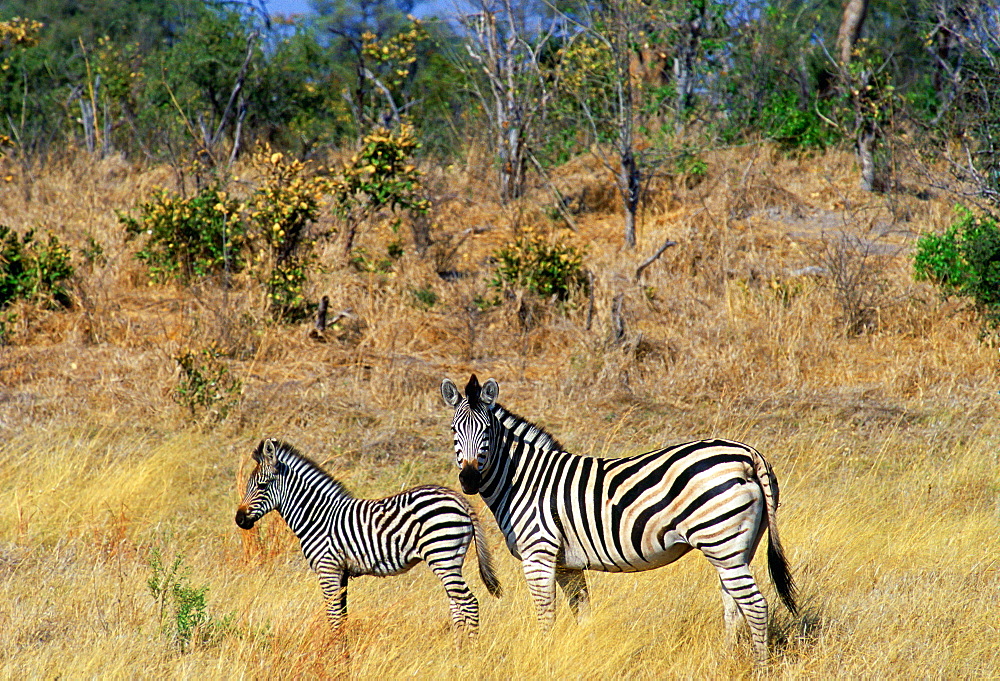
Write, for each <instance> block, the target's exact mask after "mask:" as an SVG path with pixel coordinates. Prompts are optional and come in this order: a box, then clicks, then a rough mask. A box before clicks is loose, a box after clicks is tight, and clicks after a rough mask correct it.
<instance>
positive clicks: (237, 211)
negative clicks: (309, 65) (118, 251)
mask: <svg viewBox="0 0 1000 681" xmlns="http://www.w3.org/2000/svg"><path fill="white" fill-rule="evenodd" d="M252 164H253V166H254V168H255V169H256V170H257V171H258V172H259V174H260V180H259V186H258V187H257V188H256V189H255V190H254V191H253V192H252V193H251V194H250V196H249V197H247V199H246V201H245V202H242V203H241V202H240V201H239V200H237V199H236V198H233V197H231V196H230V195H229V194H228V193H227V192H226V191H225V190H224V185H223V183H222V181H217V182H215V183H213V184H211V185H209V186H206V187H205V188H204V189H202V190H201V191H200V192H198V193H197V194H196V195H194V196H192V197H190V198H185V197H183V196H178V195H176V194H172V193H170V192H167V191H166V190H163V189H160V190H158V191H157V192H156V193H155V194H154V195H153V198H152V199H151V200H149V201H146V202H144V203H142V204H140V206H139V209H138V213H139V217H138V218H135V217H132V216H129V215H126V214H123V213H119V214H118V219H119V221H120V222H121V223H122V224H123V225H124V226H125V228H126V230H127V233H128V235H129V236H130V237H137V236H140V235H143V234H144V235H146V237H147V238H146V240H145V243H144V244H143V246H142V248H141V249H140V250H139V252H138V253H137V254H136V257H137V258H138V259H139V260H142V261H143V262H145V263H146V265H147V267H148V268H149V275H150V278H151V279H152V280H153V281H156V282H166V281H169V280H178V281H181V282H183V283H189V282H191V281H192V280H193V279H197V278H201V277H205V276H209V275H212V274H217V273H219V272H222V271H228V272H238V271H241V270H244V269H246V270H249V271H250V272H251V274H252V275H254V276H255V277H256V279H257V281H258V282H259V283H261V284H262V285H263V287H264V289H265V290H266V293H267V302H268V307H269V310H270V312H271V314H272V316H273V317H275V318H277V319H282V320H284V321H296V320H298V319H301V318H302V317H303V316H304V315H305V314H306V312H307V308H308V306H307V304H306V301H305V297H304V286H305V281H306V277H307V274H308V270H309V267H310V266H311V265H312V263H313V246H314V242H313V240H311V239H310V238H309V234H308V227H309V225H310V224H311V223H313V222H315V221H316V219H317V217H318V216H319V212H320V208H321V206H322V200H323V195H324V194H325V193H326V192H327V191H328V190H329V188H330V181H329V180H328V179H327V178H325V177H323V176H321V175H311V176H310V175H309V174H307V172H306V169H307V166H306V163H303V162H301V161H298V160H295V159H290V158H288V157H286V156H285V155H284V154H282V153H280V152H272V151H271V148H270V147H269V146H267V145H263V146H261V147H260V148H259V149H258V150H257V151H256V152H255V153H254V155H253V159H252Z"/></svg>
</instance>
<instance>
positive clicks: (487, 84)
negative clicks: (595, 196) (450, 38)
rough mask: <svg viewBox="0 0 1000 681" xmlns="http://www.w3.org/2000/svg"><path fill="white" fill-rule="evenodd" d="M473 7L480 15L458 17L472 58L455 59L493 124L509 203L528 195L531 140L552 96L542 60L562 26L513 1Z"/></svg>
mask: <svg viewBox="0 0 1000 681" xmlns="http://www.w3.org/2000/svg"><path fill="white" fill-rule="evenodd" d="M472 4H473V6H474V7H475V8H476V9H477V10H478V11H476V12H474V13H471V14H466V15H464V16H462V17H460V18H459V21H460V22H461V24H462V26H463V27H464V28H465V40H464V48H465V53H466V55H467V58H466V59H458V60H456V61H457V65H458V67H459V68H460V69H461V70H462V71H463V72H464V73H465V75H466V80H467V82H468V84H469V86H470V88H471V89H472V92H473V95H474V96H475V97H476V98H477V99H478V100H479V103H480V105H481V106H482V108H483V111H484V112H485V114H486V118H487V120H488V122H489V126H490V131H491V137H492V138H493V141H494V146H495V152H496V155H497V160H498V162H499V175H500V177H499V180H500V199H501V201H503V202H504V203H507V202H509V201H511V200H513V199H516V198H518V197H520V196H521V195H522V194H523V193H524V187H525V179H526V171H527V163H528V159H529V155H530V145H531V141H532V138H533V137H534V136H535V134H536V129H537V126H538V124H539V122H540V121H541V120H542V119H543V118H544V115H545V109H546V106H547V105H548V103H549V98H550V97H551V88H550V86H549V84H548V83H547V81H546V73H545V71H544V70H543V68H542V66H541V56H542V53H543V52H544V51H545V50H546V49H548V47H549V45H550V41H551V40H552V38H553V36H554V35H555V34H556V32H557V28H558V22H557V21H556V20H554V19H549V20H543V19H542V18H540V15H538V14H535V13H531V12H529V11H528V9H527V8H526V6H525V5H523V4H522V3H515V2H511V0H498V1H496V2H493V1H491V0H476V1H475V2H473V3H472ZM532 17H534V18H535V19H536V20H537V21H538V22H539V24H538V25H536V26H531V25H530V23H531V20H532Z"/></svg>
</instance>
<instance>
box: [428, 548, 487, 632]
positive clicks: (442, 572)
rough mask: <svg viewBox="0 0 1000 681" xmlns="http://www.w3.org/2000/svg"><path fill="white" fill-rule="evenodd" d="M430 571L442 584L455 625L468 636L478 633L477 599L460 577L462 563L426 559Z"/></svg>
mask: <svg viewBox="0 0 1000 681" xmlns="http://www.w3.org/2000/svg"><path fill="white" fill-rule="evenodd" d="M427 565H428V566H429V567H430V569H431V571H433V572H434V574H435V575H437V577H438V579H440V580H441V583H442V584H444V590H445V593H447V594H448V611H449V612H450V613H451V621H452V622H453V623H454V624H455V626H456V627H459V628H465V629H466V631H467V632H468V634H469V637H470V638H473V637H475V636H477V635H478V634H479V601H477V600H476V597H475V595H474V594H473V593H472V589H470V588H469V585H468V584H467V583H466V582H465V579H464V578H463V577H462V564H461V563H459V564H458V565H455V564H452V563H450V562H442V561H427Z"/></svg>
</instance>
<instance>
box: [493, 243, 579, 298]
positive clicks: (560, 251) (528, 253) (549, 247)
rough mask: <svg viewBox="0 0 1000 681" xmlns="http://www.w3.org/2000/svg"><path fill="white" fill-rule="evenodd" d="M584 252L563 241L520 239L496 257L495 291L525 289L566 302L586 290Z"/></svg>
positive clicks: (497, 253)
mask: <svg viewBox="0 0 1000 681" xmlns="http://www.w3.org/2000/svg"><path fill="white" fill-rule="evenodd" d="M583 256H584V251H583V249H580V248H577V247H575V246H573V245H572V244H569V243H567V242H566V241H565V240H564V239H556V240H554V241H550V240H549V239H547V238H545V237H544V236H542V235H540V234H529V235H526V236H521V237H518V238H517V239H516V240H515V241H514V243H513V244H511V245H510V246H506V247H504V248H501V249H499V250H497V251H495V252H494V253H493V257H494V259H495V260H496V262H497V269H496V274H495V275H494V277H493V280H492V281H491V282H490V284H491V286H493V288H496V289H499V290H503V289H506V288H511V287H514V288H523V289H525V290H528V291H531V292H532V293H535V294H537V295H539V296H542V297H545V298H548V297H550V296H555V297H556V298H557V299H558V300H563V301H564V300H567V299H568V298H569V297H570V295H571V294H572V292H573V291H576V290H585V289H586V287H587V278H586V275H585V273H584V270H583Z"/></svg>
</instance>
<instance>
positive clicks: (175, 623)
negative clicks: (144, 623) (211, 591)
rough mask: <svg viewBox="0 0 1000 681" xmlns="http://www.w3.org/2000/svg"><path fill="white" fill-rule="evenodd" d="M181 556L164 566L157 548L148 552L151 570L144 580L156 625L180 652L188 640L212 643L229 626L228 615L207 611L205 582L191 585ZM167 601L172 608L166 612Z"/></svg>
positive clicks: (230, 618) (225, 631) (230, 628)
mask: <svg viewBox="0 0 1000 681" xmlns="http://www.w3.org/2000/svg"><path fill="white" fill-rule="evenodd" d="M183 565H184V556H177V557H176V558H174V561H173V563H171V564H170V566H169V567H167V565H166V563H164V562H163V555H162V553H161V552H160V549H159V548H154V549H153V550H152V552H151V553H150V556H149V568H150V572H151V573H152V574H151V575H150V577H149V579H147V580H146V586H147V587H148V588H149V593H150V595H151V596H152V597H153V600H154V601H156V605H157V614H158V615H159V619H160V625H161V627H162V629H163V632H164V634H166V635H167V636H168V637H170V639H171V640H172V641H173V642H174V643H175V644H176V645H177V647H178V648H179V649H180V650H181V652H185V651H187V650H188V648H189V647H190V646H191V644H193V643H194V644H205V643H214V642H216V641H217V640H219V639H220V638H221V637H222V636H223V635H225V634H226V633H228V632H230V631H231V630H232V620H233V616H232V615H226V616H225V617H223V618H221V619H215V618H213V617H212V616H211V615H209V614H208V604H207V599H206V597H205V594H207V593H208V586H207V585H205V586H200V587H195V586H191V584H190V583H189V581H188V578H189V573H190V570H189V569H186V568H183ZM168 602H169V604H170V605H171V606H172V610H173V612H168V605H167V604H168Z"/></svg>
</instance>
